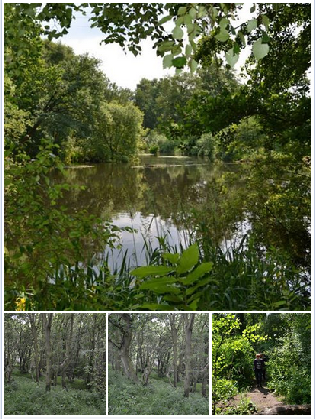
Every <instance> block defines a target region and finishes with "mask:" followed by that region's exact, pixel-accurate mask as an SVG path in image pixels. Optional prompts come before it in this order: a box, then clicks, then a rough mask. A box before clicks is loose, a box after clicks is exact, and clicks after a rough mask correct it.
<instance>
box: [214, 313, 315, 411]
mask: <svg viewBox="0 0 315 419" xmlns="http://www.w3.org/2000/svg"><path fill="white" fill-rule="evenodd" d="M212 338H213V340H212V357H213V360H212V365H213V379H212V383H213V387H212V389H213V413H214V414H229V413H230V414H231V413H234V414H241V412H240V411H237V409H236V407H235V403H233V397H234V396H236V395H237V394H238V393H241V392H243V391H245V390H246V389H249V388H251V387H252V386H253V384H254V372H253V361H254V358H255V354H257V353H264V354H265V355H266V356H267V362H266V380H267V381H266V382H265V384H264V386H266V387H267V389H269V390H270V391H274V392H275V394H276V395H279V396H283V401H284V402H285V403H288V404H300V405H301V404H307V403H310V401H311V316H310V315H309V314H269V315H266V314H236V315H234V314H222V315H214V319H213V323H212ZM248 396H250V394H247V397H248ZM252 413H254V411H252Z"/></svg>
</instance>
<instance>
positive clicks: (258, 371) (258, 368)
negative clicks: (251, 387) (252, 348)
mask: <svg viewBox="0 0 315 419" xmlns="http://www.w3.org/2000/svg"><path fill="white" fill-rule="evenodd" d="M264 367H265V362H264V361H263V359H262V358H261V355H260V354H257V355H256V359H255V360H254V373H255V376H256V381H257V387H262V377H263V369H264Z"/></svg>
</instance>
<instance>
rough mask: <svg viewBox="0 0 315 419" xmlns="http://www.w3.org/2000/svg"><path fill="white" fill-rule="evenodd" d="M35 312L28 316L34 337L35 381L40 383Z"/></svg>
mask: <svg viewBox="0 0 315 419" xmlns="http://www.w3.org/2000/svg"><path fill="white" fill-rule="evenodd" d="M35 316H36V315H35V314H29V315H28V318H29V320H30V324H31V331H32V335H33V339H34V352H35V354H34V362H35V381H36V383H37V384H39V349H38V333H37V327H36V318H35Z"/></svg>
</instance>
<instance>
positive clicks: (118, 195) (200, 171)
mask: <svg viewBox="0 0 315 419" xmlns="http://www.w3.org/2000/svg"><path fill="white" fill-rule="evenodd" d="M236 170H238V166H237V165H235V164H234V165H229V164H225V165H222V164H220V165H214V164H211V163H209V161H207V160H204V159H202V158H197V157H186V156H152V155H142V156H140V161H139V162H137V164H135V165H130V164H117V163H102V164H95V165H86V166H82V165H81V166H71V167H69V168H68V169H67V172H66V181H67V183H69V184H70V185H71V184H72V185H80V186H85V189H84V190H78V189H75V188H72V189H71V190H70V192H69V193H68V194H67V196H66V197H65V202H63V203H66V205H67V206H68V207H69V208H71V210H72V211H76V210H82V209H85V210H87V211H88V213H90V214H94V215H96V216H98V217H101V218H102V219H104V220H110V221H112V222H113V224H115V225H117V226H118V227H131V228H133V229H134V230H135V231H134V232H133V233H131V232H128V231H122V232H121V233H120V236H121V240H120V242H121V247H120V248H119V249H114V250H110V252H111V258H110V259H111V266H112V267H115V266H116V265H117V264H118V265H119V264H120V261H121V258H122V256H123V254H125V252H126V251H127V253H128V259H129V261H130V264H131V265H132V266H135V265H141V264H144V263H146V252H145V251H144V247H145V245H150V246H151V248H152V249H154V248H156V247H158V246H159V239H158V237H160V238H161V237H165V238H166V240H167V242H168V244H169V245H170V246H176V247H177V248H178V246H179V245H180V244H181V245H182V246H183V247H186V246H187V245H188V244H189V241H190V240H191V238H192V236H193V235H194V225H193V224H192V221H191V220H189V219H188V214H189V213H190V212H191V210H193V209H196V208H198V206H200V205H201V204H202V203H203V202H204V199H205V190H206V187H207V185H208V184H209V183H211V182H213V181H214V180H215V179H218V178H220V177H221V176H222V174H223V173H229V172H232V173H233V172H235V171H236ZM58 180H60V179H58ZM236 221H238V220H236ZM224 230H225V232H219V233H217V235H218V236H219V237H220V236H221V239H222V240H223V239H229V237H227V236H226V234H225V233H226V232H227V230H226V226H225V227H224ZM222 240H221V241H222ZM107 251H108V249H107Z"/></svg>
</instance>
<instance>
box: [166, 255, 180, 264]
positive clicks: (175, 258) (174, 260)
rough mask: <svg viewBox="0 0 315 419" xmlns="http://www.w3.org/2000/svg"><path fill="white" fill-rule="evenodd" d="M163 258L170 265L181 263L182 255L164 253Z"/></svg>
mask: <svg viewBox="0 0 315 419" xmlns="http://www.w3.org/2000/svg"><path fill="white" fill-rule="evenodd" d="M162 258H163V259H164V260H167V261H168V262H170V263H173V264H175V263H177V262H178V261H179V258H180V254H179V253H163V255H162Z"/></svg>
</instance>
